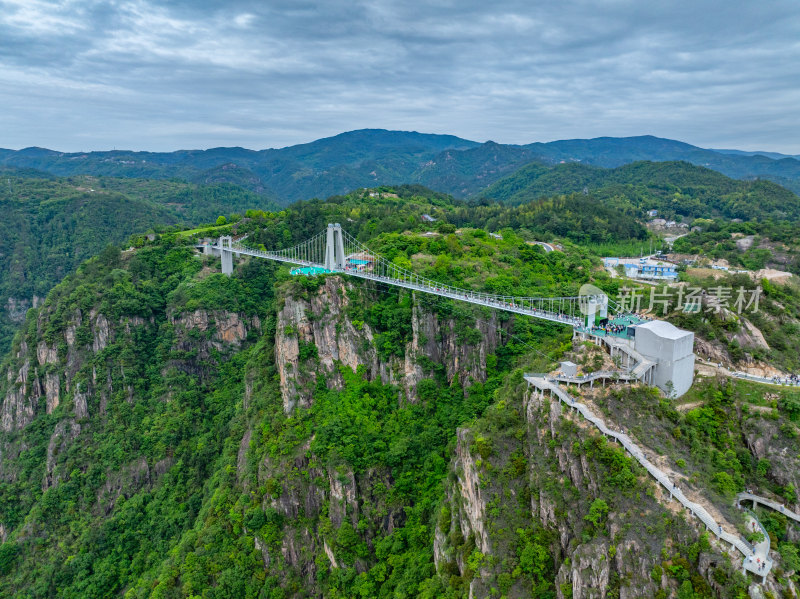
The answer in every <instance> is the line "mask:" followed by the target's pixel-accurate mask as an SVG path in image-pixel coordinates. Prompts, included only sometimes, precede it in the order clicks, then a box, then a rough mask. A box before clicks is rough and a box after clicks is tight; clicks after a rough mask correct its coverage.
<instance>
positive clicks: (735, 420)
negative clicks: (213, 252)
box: [0, 187, 800, 599]
mask: <svg viewBox="0 0 800 599" xmlns="http://www.w3.org/2000/svg"><path fill="white" fill-rule="evenodd" d="M381 194H382V195H381ZM580 197H581V198H583V199H584V200H586V198H587V196H583V195H582V194H580ZM550 201H554V202H555V201H563V202H569V201H578V199H575V200H573V199H572V198H571V197H570V196H567V197H566V198H561V197H559V198H554V199H553V200H550ZM587 201H588V200H587ZM539 205H540V203H539V202H534V203H533V204H529V205H524V206H519V207H514V206H502V205H492V206H468V205H465V204H461V203H459V202H457V201H453V200H452V199H451V198H448V197H447V196H445V195H442V194H436V193H430V192H426V191H425V190H422V189H420V188H413V187H405V188H399V189H394V190H385V191H383V192H379V193H378V195H377V196H370V195H369V194H368V193H365V192H357V193H353V194H348V195H346V196H338V197H334V198H331V200H330V201H329V202H320V201H313V202H303V203H300V204H298V205H296V206H294V207H292V208H290V209H288V210H284V211H281V212H278V213H274V212H273V213H270V212H267V213H263V212H255V211H251V212H250V213H249V216H248V218H247V219H245V220H243V221H242V227H243V228H246V229H247V230H248V232H249V233H250V237H249V238H248V243H252V244H254V245H256V246H258V245H259V244H262V243H263V244H269V245H270V246H271V247H275V245H273V244H278V246H284V247H285V246H290V245H291V244H293V243H296V242H297V241H300V240H302V239H304V238H305V237H306V235H307V231H315V232H316V231H317V230H318V229H317V227H318V226H319V224H320V223H325V222H330V219H336V220H337V221H338V222H342V223H347V224H346V225H345V226H346V227H348V230H350V231H351V232H352V233H353V234H355V235H358V236H359V237H360V238H362V239H364V240H369V243H370V246H371V247H373V248H374V249H375V250H376V251H379V252H381V253H382V254H383V255H385V256H387V257H388V258H389V259H391V260H393V261H395V262H396V263H398V264H407V265H411V266H412V267H413V268H414V269H415V270H416V271H417V272H419V273H420V274H423V275H427V276H431V277H435V278H436V279H438V280H442V281H444V282H453V283H457V284H461V285H467V286H470V287H472V288H475V289H484V290H487V291H493V292H496V293H523V294H525V293H528V294H541V295H573V294H575V293H576V292H577V290H578V288H579V287H580V285H581V284H583V283H586V282H589V281H592V282H594V283H595V284H597V285H599V286H601V287H602V288H604V289H606V290H608V291H609V292H613V291H615V290H616V289H617V287H618V280H616V279H611V278H609V275H608V274H606V273H605V271H604V270H603V269H602V268H600V267H599V261H598V259H597V258H596V257H593V256H592V255H591V254H590V253H589V252H586V251H585V250H584V249H583V248H581V247H573V246H571V245H569V244H568V243H567V244H566V247H565V251H563V252H560V251H559V252H551V253H545V252H544V250H543V249H542V248H540V247H539V246H536V245H530V244H529V243H527V242H526V241H527V238H526V236H527V235H529V234H530V227H536V226H542V227H544V228H542V229H541V231H543V232H546V231H547V230H548V229H547V228H546V227H547V225H546V224H540V223H539V222H538V221H537V216H536V215H538V214H539V210H540V209H539V208H538V207H537V206H539ZM558 208H559V213H561V214H564V215H567V214H569V215H573V216H574V218H587V215H586V214H585V212H586V211H587V210H586V206H580V205H577V206H576V207H575V209H574V210H573V209H572V208H569V206H567V207H566V209H565V207H563V206H562V207H558ZM608 210H610V211H612V212H610V213H607V214H606V213H600V215H601V216H602V218H601V219H599V220H598V221H597V223H598V226H599V223H600V222H602V221H603V220H606V219H609V220H614V219H615V218H619V217H620V215H621V213H619V212H618V209H617V208H614V207H613V206H611V207H609V208H608ZM432 212H433V213H435V214H436V215H437V217H439V221H437V223H435V224H434V225H432V226H434V227H436V229H437V230H436V231H435V232H433V234H431V232H428V231H427V228H428V227H429V226H431V225H430V224H427V223H423V222H422V219H421V218H420V217H421V215H422V214H429V213H432ZM544 212H545V213H546V212H547V211H546V210H544ZM623 214H624V213H623ZM570 218H572V217H570ZM497 219H501V220H502V219H505V220H508V221H509V222H512V221H513V222H514V223H517V221H520V222H522V223H523V224H521V225H519V224H515V225H514V226H515V227H519V228H517V229H516V230H514V229H512V228H506V229H503V232H502V238H495V237H491V236H489V235H488V234H487V232H486V231H485V230H483V229H480V228H474V227H475V225H474V224H473V225H469V224H464V225H463V227H462V228H461V229H460V230H458V231H456V229H455V225H454V223H455V222H456V221H458V222H463V223H478V222H482V221H485V222H489V221H493V220H497ZM633 222H635V221H633ZM323 226H324V225H323ZM582 226H585V225H582ZM415 231H416V232H415ZM629 234H631V235H636V234H638V231H637V230H633V231H630V232H629ZM191 243H192V240H191V237H190V236H181V235H177V234H175V233H164V234H163V235H161V236H159V237H157V238H156V239H154V240H153V241H146V240H138V241H137V244H136V245H137V247H136V248H135V249H134V250H133V251H126V252H122V253H121V252H119V251H113V250H111V249H108V250H105V251H103V252H102V253H101V255H100V256H98V257H96V258H93V259H91V260H89V261H87V262H85V263H84V264H83V265H82V266H80V268H79V269H78V270H77V272H76V273H74V274H72V275H70V276H68V277H67V278H66V280H64V281H63V282H62V283H61V284H59V285H58V286H56V287H55V288H54V289H53V290H52V291H51V292H50V294H49V295H48V297H47V300H46V301H45V302H44V303H43V304H42V305H41V306H40V307H39V308H38V309H37V310H35V311H31V312H29V314H28V317H27V321H26V326H25V327H24V330H22V331H20V333H19V334H18V336H17V337H16V338H15V340H14V344H13V348H12V351H11V352H10V353H9V354H8V355H7V356H6V358H5V360H4V361H3V363H2V368H3V371H2V373H0V374H2V376H0V387H2V388H0V397H2V398H3V399H2V406H0V424H1V425H2V427H1V430H0V541H2V544H0V595H2V596H9V597H11V596H14V597H30V598H39V597H60V598H78V597H80V598H82V599H83V598H95V597H97V598H99V597H108V596H125V597H130V598H133V597H153V598H162V599H163V598H171V597H206V598H209V599H218V598H219V599H222V598H237V599H238V598H242V597H244V598H254V599H255V598H262V597H269V598H290V597H292V598H294V597H298V598H299V597H330V598H343V597H421V598H425V599H433V598H440V597H444V598H456V597H458V598H462V597H469V596H472V597H488V596H494V595H496V596H498V597H502V596H505V597H509V598H511V597H531V596H536V597H550V598H555V597H567V596H587V595H588V594H589V592H590V591H591V592H599V593H601V594H604V595H605V596H620V597H623V596H631V597H632V596H636V597H669V596H680V597H725V598H727V597H731V598H733V597H737V598H738V597H741V596H742V594H744V593H746V591H747V585H748V583H747V580H746V579H745V578H744V576H742V574H741V565H740V563H738V562H734V561H732V560H731V558H730V557H729V555H728V554H727V553H726V549H727V548H726V547H722V546H720V545H718V544H716V543H714V542H713V541H712V538H711V537H710V536H709V535H708V534H707V533H706V531H704V530H702V527H697V526H696V525H695V523H696V521H695V520H692V519H689V518H686V517H684V515H682V513H680V512H676V511H674V510H673V509H671V508H672V507H673V506H674V502H673V503H669V502H667V501H666V498H664V497H663V496H662V495H661V492H660V491H659V490H657V489H656V488H655V486H654V484H653V483H652V482H651V479H649V478H648V477H647V476H646V474H645V473H644V471H643V470H642V469H641V468H640V467H639V466H638V464H637V462H635V461H633V460H632V459H631V458H630V457H629V456H627V455H626V454H625V453H624V452H623V451H622V449H620V448H619V447H618V446H617V445H615V444H613V443H610V442H608V441H607V440H606V439H605V438H603V437H602V436H601V435H599V434H598V433H596V432H594V429H592V428H591V427H587V426H586V425H585V422H584V421H581V420H578V419H576V418H575V417H574V416H572V415H571V414H570V413H569V411H565V412H564V413H562V412H561V410H560V409H559V408H558V404H557V403H554V402H553V401H552V400H548V399H547V398H542V397H539V396H537V395H535V394H532V393H530V391H529V390H528V389H527V387H526V385H525V383H524V381H523V379H522V372H523V371H528V372H542V371H545V370H549V369H552V368H554V367H555V365H556V362H557V360H560V359H564V357H565V356H568V357H569V358H572V359H574V360H576V361H577V362H581V363H582V364H589V363H594V362H596V361H598V360H599V362H598V363H599V364H602V363H603V359H604V358H603V357H602V355H601V354H600V353H597V352H593V351H592V350H590V349H589V348H587V347H586V346H585V345H584V344H581V343H579V342H576V343H573V341H572V335H571V331H570V330H569V328H568V327H564V326H562V325H558V324H555V323H549V322H545V321H540V320H535V319H529V318H521V317H515V316H513V315H510V314H504V313H500V312H491V311H488V310H486V309H483V308H478V307H471V306H469V305H465V304H462V303H459V302H453V301H450V300H444V299H440V298H434V297H426V296H424V295H420V294H413V293H410V292H408V291H405V290H398V289H397V288H390V287H386V286H383V285H379V284H375V283H373V282H362V281H360V280H358V279H353V280H351V279H349V278H347V277H344V276H339V275H330V276H321V277H291V276H290V275H289V274H288V269H287V268H286V267H282V266H280V265H278V264H277V263H273V262H269V261H266V260H258V259H246V258H245V259H242V260H239V261H237V265H236V267H235V270H234V274H233V276H232V277H230V278H228V277H225V276H223V275H221V274H219V259H218V258H214V257H211V256H201V255H199V254H197V253H195V252H194V250H193V248H192V245H191ZM772 297H774V301H775V302H776V305H775V306H771V307H770V312H769V313H768V314H767V315H765V319H766V318H767V317H769V318H772V316H771V315H772V314H773V313H779V312H780V310H781V309H783V310H784V311H785V310H787V309H791V310H794V309H795V308H794V306H795V305H796V304H795V303H790V302H789V301H788V299H787V298H786V297H784V296H783V295H775V296H770V298H767V299H765V302H772V301H773V299H772ZM777 302H780V303H781V307H778V306H777ZM692 318H696V319H697V320H698V322H699V323H700V324H699V325H698V326H700V325H703V326H705V322H706V320H708V319H715V318H722V317H720V316H718V315H715V314H697V315H693V316H692ZM596 391H597V393H596V395H594V400H593V401H594V402H595V405H596V406H597V408H596V409H598V410H602V411H603V414H604V417H605V418H608V422H609V423H610V422H615V423H617V424H616V426H624V427H625V428H626V429H627V430H629V431H631V434H632V435H636V436H637V437H638V438H639V440H640V442H642V443H649V444H650V447H655V448H657V449H658V451H659V453H663V454H664V455H665V457H666V459H667V460H668V461H669V462H670V463H674V464H677V465H676V466H675V468H677V469H681V472H682V473H685V474H686V476H685V480H683V482H682V483H681V484H682V485H685V488H686V489H687V492H689V489H691V493H693V494H698V495H706V496H708V497H711V498H712V499H713V500H714V502H715V505H718V506H721V507H720V509H721V510H722V511H723V513H724V514H725V517H727V518H730V519H731V522H734V523H736V522H738V520H736V518H737V516H736V514H737V513H738V512H737V511H736V510H734V509H733V508H732V507H729V506H730V503H731V501H732V497H733V495H732V494H733V493H735V492H736V490H738V489H739V488H744V487H745V486H751V485H752V486H758V487H759V488H762V489H765V490H767V491H769V492H770V493H774V494H777V495H778V496H781V497H783V498H784V499H785V500H786V501H788V502H797V501H798V500H800V497H798V495H797V493H798V491H797V489H798V488H800V485H798V484H796V483H800V481H798V480H797V473H798V472H800V462H798V458H797V452H796V451H791V452H786V451H783V449H784V448H785V447H786V446H787V444H791V443H793V442H795V441H793V439H796V438H797V436H798V434H800V433H798V430H797V421H798V418H800V400H799V399H798V397H797V393H796V392H792V391H791V390H788V389H780V388H776V390H775V393H770V397H769V398H763V397H762V395H763V393H759V392H758V390H757V388H754V387H747V386H742V384H728V383H725V382H723V381H715V380H713V379H712V380H708V381H705V382H701V383H700V384H698V385H697V386H696V388H695V390H694V391H693V393H694V395H691V396H689V397H688V398H687V402H689V403H688V405H689V407H690V408H692V407H694V409H688V410H685V411H678V410H676V409H675V407H674V406H673V405H672V403H671V402H670V401H669V400H667V399H665V398H663V397H660V396H659V395H658V394H657V393H655V392H654V391H652V390H649V389H647V388H644V387H618V388H613V389H609V390H600V389H597V390H596ZM697 406H699V407H697ZM762 406H763V407H764V409H761V408H762ZM770 406H771V407H770ZM765 492H766V491H765ZM734 525H735V524H731V526H734ZM769 526H770V529H769V530H770V533H771V534H774V536H775V543H776V547H778V548H779V549H780V556H781V557H780V558H779V559H780V560H781V561H780V564H781V568H782V570H781V571H782V573H783V574H782V578H780V579H777V578H776V579H775V580H776V581H778V580H780V582H775V583H774V584H773V583H770V585H771V586H769V587H767V588H768V590H769V592H773V593H776V596H777V593H780V592H781V591H782V590H783V589H788V588H790V586H789V585H790V584H795V582H794V581H796V579H797V574H796V572H797V570H798V569H800V560H798V559H797V538H796V536H795V535H794V534H793V532H792V530H791V524H787V522H786V521H785V518H784V519H783V520H781V519H780V518H778V517H776V519H775V520H774V521H770V522H769Z"/></svg>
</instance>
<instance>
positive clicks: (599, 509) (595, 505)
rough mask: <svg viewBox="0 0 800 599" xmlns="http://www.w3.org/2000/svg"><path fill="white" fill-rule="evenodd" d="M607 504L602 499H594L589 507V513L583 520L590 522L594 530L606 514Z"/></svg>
mask: <svg viewBox="0 0 800 599" xmlns="http://www.w3.org/2000/svg"><path fill="white" fill-rule="evenodd" d="M608 509H609V508H608V504H607V503H606V502H605V500H603V499H599V498H598V499H595V500H594V501H593V502H592V505H590V506H589V513H588V514H586V515H585V516H584V517H583V519H584V520H588V521H589V522H591V523H592V524H593V525H594V527H595V528H599V527H600V525H601V524H602V522H603V520H604V519H605V517H606V514H608Z"/></svg>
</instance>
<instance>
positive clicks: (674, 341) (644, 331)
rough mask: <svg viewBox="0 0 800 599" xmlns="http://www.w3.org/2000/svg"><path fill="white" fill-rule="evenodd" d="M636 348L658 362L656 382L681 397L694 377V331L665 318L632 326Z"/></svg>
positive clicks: (655, 375)
mask: <svg viewBox="0 0 800 599" xmlns="http://www.w3.org/2000/svg"><path fill="white" fill-rule="evenodd" d="M633 329H634V337H633V339H634V349H635V350H636V351H637V352H638V353H640V354H642V355H643V356H644V357H645V358H647V359H648V360H651V361H652V362H655V363H656V366H655V369H654V373H653V379H652V381H653V383H654V384H655V385H656V386H657V387H658V388H659V389H661V390H662V391H664V392H665V393H669V392H670V383H671V387H672V389H671V391H672V396H673V397H680V396H681V395H683V394H684V393H686V392H687V391H688V390H689V387H691V386H692V381H693V380H694V333H692V332H691V331H684V330H683V329H679V328H678V327H676V326H675V325H673V324H672V323H669V322H667V321H665V320H653V321H650V322H646V323H644V324H639V325H636V326H635V327H633Z"/></svg>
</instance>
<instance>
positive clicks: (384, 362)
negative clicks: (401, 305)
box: [275, 277, 508, 412]
mask: <svg viewBox="0 0 800 599" xmlns="http://www.w3.org/2000/svg"><path fill="white" fill-rule="evenodd" d="M353 289H354V288H353V287H352V284H351V283H346V282H345V281H344V280H343V279H342V278H340V277H327V278H326V279H325V281H324V283H323V284H322V285H321V286H320V287H319V289H317V290H316V291H314V292H309V293H308V297H296V296H294V295H292V294H291V293H289V294H287V295H286V296H285V298H284V303H283V307H282V309H281V310H280V312H279V313H278V321H277V331H276V337H275V358H276V365H277V367H278V372H279V374H280V384H281V393H282V395H283V402H284V409H285V410H286V411H287V412H289V411H291V410H292V409H294V408H295V407H296V406H300V407H308V406H309V405H310V404H311V398H312V395H313V389H314V387H315V385H316V381H317V378H318V377H320V376H323V377H324V378H325V380H326V384H327V385H328V387H329V388H340V387H341V386H342V384H343V380H342V377H341V374H340V373H339V371H338V366H339V365H342V366H346V367H349V368H352V369H353V370H354V371H355V370H357V369H358V368H360V367H363V369H364V372H365V375H366V376H367V378H368V379H369V380H380V381H381V382H383V383H387V384H397V385H400V386H401V387H402V388H403V390H404V392H405V397H406V400H407V401H409V402H412V403H413V402H416V401H417V400H418V396H417V384H418V383H419V381H420V380H422V379H423V378H425V377H427V376H431V374H432V373H431V372H430V371H429V370H426V367H425V366H424V365H425V364H428V365H430V364H436V365H441V366H443V367H444V372H445V376H446V377H447V380H448V382H451V381H453V380H454V379H457V380H458V381H459V382H460V383H461V384H462V385H464V386H466V385H467V384H468V383H469V382H470V381H475V382H483V381H485V380H486V357H487V356H488V355H489V354H491V353H494V351H495V350H496V349H497V347H498V345H500V342H501V341H500V333H499V332H498V331H499V330H500V329H502V328H503V326H508V325H505V324H504V325H501V324H500V323H499V322H498V320H497V316H496V314H494V313H493V314H492V315H491V316H489V317H487V318H486V319H485V320H483V319H476V322H475V328H474V329H473V330H474V331H475V335H474V336H473V337H474V339H472V340H469V341H465V340H464V339H463V338H462V336H461V334H460V332H459V331H458V330H457V329H458V327H457V323H456V321H455V319H453V318H442V317H440V316H438V315H437V314H435V313H433V312H431V311H429V310H426V309H424V308H423V307H422V305H421V304H420V302H419V301H418V299H417V298H416V297H412V314H411V317H412V319H411V338H410V339H409V340H408V342H407V343H406V346H405V351H404V355H403V356H396V355H393V356H388V357H387V356H382V355H381V354H380V353H379V352H378V350H377V349H376V347H375V339H376V336H377V334H378V331H375V330H374V329H373V328H372V327H371V326H370V325H369V324H368V323H365V322H358V323H354V322H352V321H351V320H350V319H349V318H348V316H347V309H348V306H349V302H350V301H351V300H350V299H349V293H350V292H352V291H353ZM366 301H369V300H366ZM312 346H313V348H315V349H314V350H312V351H309V348H311V347H312ZM309 357H312V358H313V359H312V360H310V361H309Z"/></svg>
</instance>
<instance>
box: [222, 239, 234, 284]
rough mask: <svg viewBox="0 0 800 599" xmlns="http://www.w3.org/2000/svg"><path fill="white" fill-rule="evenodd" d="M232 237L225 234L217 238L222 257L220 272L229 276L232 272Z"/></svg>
mask: <svg viewBox="0 0 800 599" xmlns="http://www.w3.org/2000/svg"><path fill="white" fill-rule="evenodd" d="M232 244H233V238H232V237H231V236H230V235H226V236H223V237H220V238H219V254H220V257H221V258H222V274H224V275H228V276H231V275H232V274H233V249H232V247H231V246H232Z"/></svg>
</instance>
